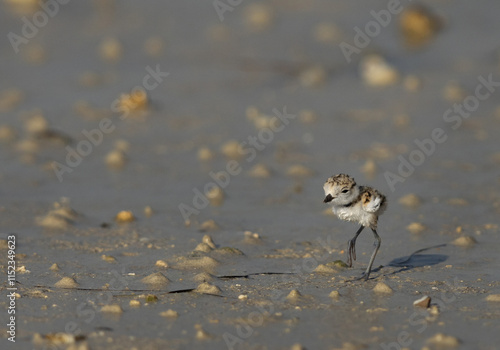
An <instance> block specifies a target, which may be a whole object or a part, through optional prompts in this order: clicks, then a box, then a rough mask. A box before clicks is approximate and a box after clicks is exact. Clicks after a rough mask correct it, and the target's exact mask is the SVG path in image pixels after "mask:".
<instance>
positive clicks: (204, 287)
mask: <svg viewBox="0 0 500 350" xmlns="http://www.w3.org/2000/svg"><path fill="white" fill-rule="evenodd" d="M194 291H195V292H196V293H201V294H211V295H220V294H221V293H222V291H221V290H220V288H219V287H217V286H215V285H213V284H210V283H208V282H203V283H201V284H199V285H198V287H196V289H195V290H194Z"/></svg>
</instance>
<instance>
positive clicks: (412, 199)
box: [399, 193, 421, 208]
mask: <svg viewBox="0 0 500 350" xmlns="http://www.w3.org/2000/svg"><path fill="white" fill-rule="evenodd" d="M399 203H400V204H402V205H404V206H405V207H408V208H416V207H418V206H419V205H420V204H421V200H420V198H419V197H418V196H417V195H416V194H414V193H408V194H407V195H405V196H403V197H401V198H399Z"/></svg>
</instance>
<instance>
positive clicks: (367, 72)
mask: <svg viewBox="0 0 500 350" xmlns="http://www.w3.org/2000/svg"><path fill="white" fill-rule="evenodd" d="M360 74H361V77H362V79H363V81H364V82H365V83H366V84H367V85H369V86H389V85H394V84H396V83H397V82H398V80H399V73H398V71H397V70H396V69H395V68H394V67H392V66H391V65H390V64H389V63H387V62H386V61H385V59H384V58H383V57H382V56H379V55H374V54H372V55H368V56H366V57H364V58H363V59H362V60H361V62H360Z"/></svg>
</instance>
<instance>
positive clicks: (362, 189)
mask: <svg viewBox="0 0 500 350" xmlns="http://www.w3.org/2000/svg"><path fill="white" fill-rule="evenodd" d="M323 190H324V191H325V199H324V200H323V202H324V203H330V204H331V205H332V211H333V213H334V214H335V215H337V216H338V218H339V219H341V220H346V221H355V222H357V223H359V224H360V225H361V227H360V228H359V229H358V231H357V232H356V234H355V235H354V237H353V238H352V239H350V240H349V241H348V243H347V246H348V248H347V265H348V266H349V267H352V261H353V260H356V239H357V238H358V236H359V234H360V233H361V231H363V229H364V228H365V227H369V228H370V229H371V230H372V232H373V235H374V236H375V243H374V245H375V249H374V250H373V253H372V256H371V258H370V262H369V263H368V268H367V269H366V272H365V273H364V275H363V276H362V277H361V278H363V279H364V280H367V279H368V277H369V276H370V272H371V268H372V265H373V261H374V260H375V256H376V255H377V252H378V249H379V248H380V243H381V241H382V240H381V239H380V236H379V235H378V233H377V222H378V217H379V215H381V214H383V213H384V211H385V209H386V207H387V200H386V198H385V196H384V195H383V194H382V193H380V192H379V191H377V190H376V189H374V188H371V187H367V186H357V185H356V181H354V179H353V178H352V177H350V176H349V175H346V174H338V175H335V176H332V177H329V178H328V179H327V180H326V182H325V184H324V185H323Z"/></svg>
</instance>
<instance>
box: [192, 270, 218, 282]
mask: <svg viewBox="0 0 500 350" xmlns="http://www.w3.org/2000/svg"><path fill="white" fill-rule="evenodd" d="M213 279H214V276H213V275H211V274H209V273H208V272H202V273H199V274H197V275H196V276H194V277H193V280H194V281H195V282H199V283H202V282H210V281H212V280H213Z"/></svg>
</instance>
